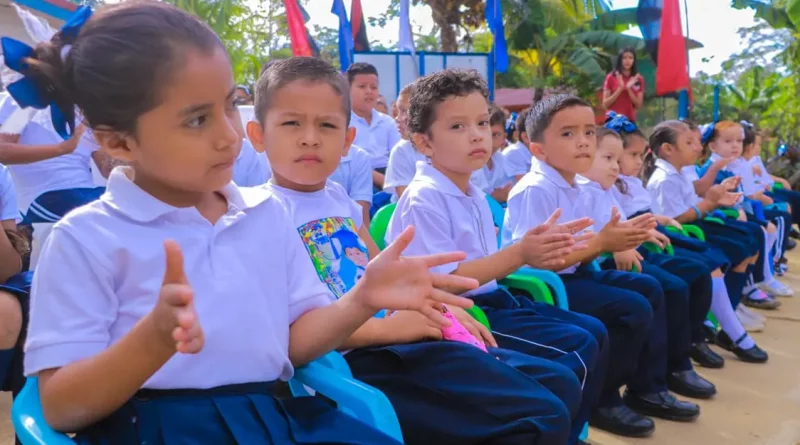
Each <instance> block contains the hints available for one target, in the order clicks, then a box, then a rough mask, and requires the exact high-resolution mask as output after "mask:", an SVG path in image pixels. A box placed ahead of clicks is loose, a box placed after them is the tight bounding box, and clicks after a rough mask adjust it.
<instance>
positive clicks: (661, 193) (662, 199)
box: [652, 175, 691, 218]
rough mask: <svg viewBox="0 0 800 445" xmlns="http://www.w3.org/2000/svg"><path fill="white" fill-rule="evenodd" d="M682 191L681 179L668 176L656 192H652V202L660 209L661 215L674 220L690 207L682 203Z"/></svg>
mask: <svg viewBox="0 0 800 445" xmlns="http://www.w3.org/2000/svg"><path fill="white" fill-rule="evenodd" d="M682 189H683V184H681V178H680V177H679V176H678V175H670V176H667V178H666V179H665V180H664V182H662V183H661V184H660V185H659V187H658V188H657V189H656V190H654V191H652V194H653V201H655V203H656V204H657V205H658V208H659V209H661V213H663V214H664V215H666V216H669V217H670V218H676V217H678V216H680V215H681V214H682V213H683V212H685V211H686V210H687V209H688V208H689V207H690V206H691V204H688V203H686V202H684V199H683V196H682V193H681V190H682Z"/></svg>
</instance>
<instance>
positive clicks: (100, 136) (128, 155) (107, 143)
mask: <svg viewBox="0 0 800 445" xmlns="http://www.w3.org/2000/svg"><path fill="white" fill-rule="evenodd" d="M92 131H93V133H94V139H95V141H97V144H98V145H99V146H100V148H102V150H103V151H104V152H105V153H107V154H108V155H109V156H111V157H112V158H114V159H119V160H122V161H125V162H132V161H133V160H134V154H133V150H131V148H134V149H135V148H136V139H135V138H133V137H128V136H125V135H123V134H122V133H120V132H118V131H113V130H111V129H108V128H103V127H98V128H95V129H94V130H92Z"/></svg>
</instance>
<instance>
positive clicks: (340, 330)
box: [289, 280, 375, 367]
mask: <svg viewBox="0 0 800 445" xmlns="http://www.w3.org/2000/svg"><path fill="white" fill-rule="evenodd" d="M361 283H363V280H361V281H359V282H358V283H356V285H355V286H354V287H353V289H351V290H350V291H349V292H347V293H346V294H344V296H342V298H340V299H338V300H336V301H335V302H333V303H331V304H329V305H327V306H324V307H319V308H316V309H313V310H310V311H308V312H306V313H305V314H303V315H301V316H300V317H299V318H298V319H297V320H295V322H294V323H292V325H291V327H290V328H289V359H290V360H291V361H292V365H294V366H295V367H298V366H303V365H305V364H307V363H308V362H310V361H312V360H314V359H316V358H318V357H320V356H322V355H324V354H327V353H328V352H330V351H333V350H335V349H339V348H340V347H341V346H342V345H343V344H344V343H345V341H347V340H348V339H349V338H350V336H352V335H353V333H354V332H356V331H357V330H358V329H359V328H360V327H361V326H362V325H364V323H366V322H367V321H368V320H369V319H370V318H372V316H373V315H375V312H374V311H372V310H370V309H368V308H366V307H365V306H364V305H362V304H359V303H358V300H359V297H358V294H359V293H360V292H363V290H362V287H361Z"/></svg>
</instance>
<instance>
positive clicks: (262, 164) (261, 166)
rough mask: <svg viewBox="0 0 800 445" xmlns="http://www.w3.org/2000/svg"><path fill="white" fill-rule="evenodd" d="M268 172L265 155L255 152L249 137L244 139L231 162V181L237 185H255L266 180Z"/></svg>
mask: <svg viewBox="0 0 800 445" xmlns="http://www.w3.org/2000/svg"><path fill="white" fill-rule="evenodd" d="M270 173H271V172H270V171H269V164H268V163H267V156H266V155H265V154H264V153H259V152H257V151H256V149H255V147H253V144H251V143H250V140H249V139H244V140H243V141H242V149H241V150H239V156H237V157H236V162H235V163H234V164H233V182H235V183H236V185H238V186H239V187H255V186H257V185H261V184H264V183H265V182H267V181H268V180H269V176H271V175H270Z"/></svg>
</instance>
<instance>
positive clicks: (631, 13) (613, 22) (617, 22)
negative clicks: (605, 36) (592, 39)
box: [586, 8, 638, 32]
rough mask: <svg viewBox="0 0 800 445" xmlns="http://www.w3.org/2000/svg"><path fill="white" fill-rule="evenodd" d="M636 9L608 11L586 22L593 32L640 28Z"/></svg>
mask: <svg viewBox="0 0 800 445" xmlns="http://www.w3.org/2000/svg"><path fill="white" fill-rule="evenodd" d="M636 9H637V8H623V9H615V10H613V11H608V12H606V13H603V14H600V15H599V16H597V17H596V18H594V19H592V20H590V21H588V22H586V26H587V27H588V29H590V30H593V31H616V32H624V31H627V30H629V29H630V28H632V27H634V26H638V22H637V20H636Z"/></svg>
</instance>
